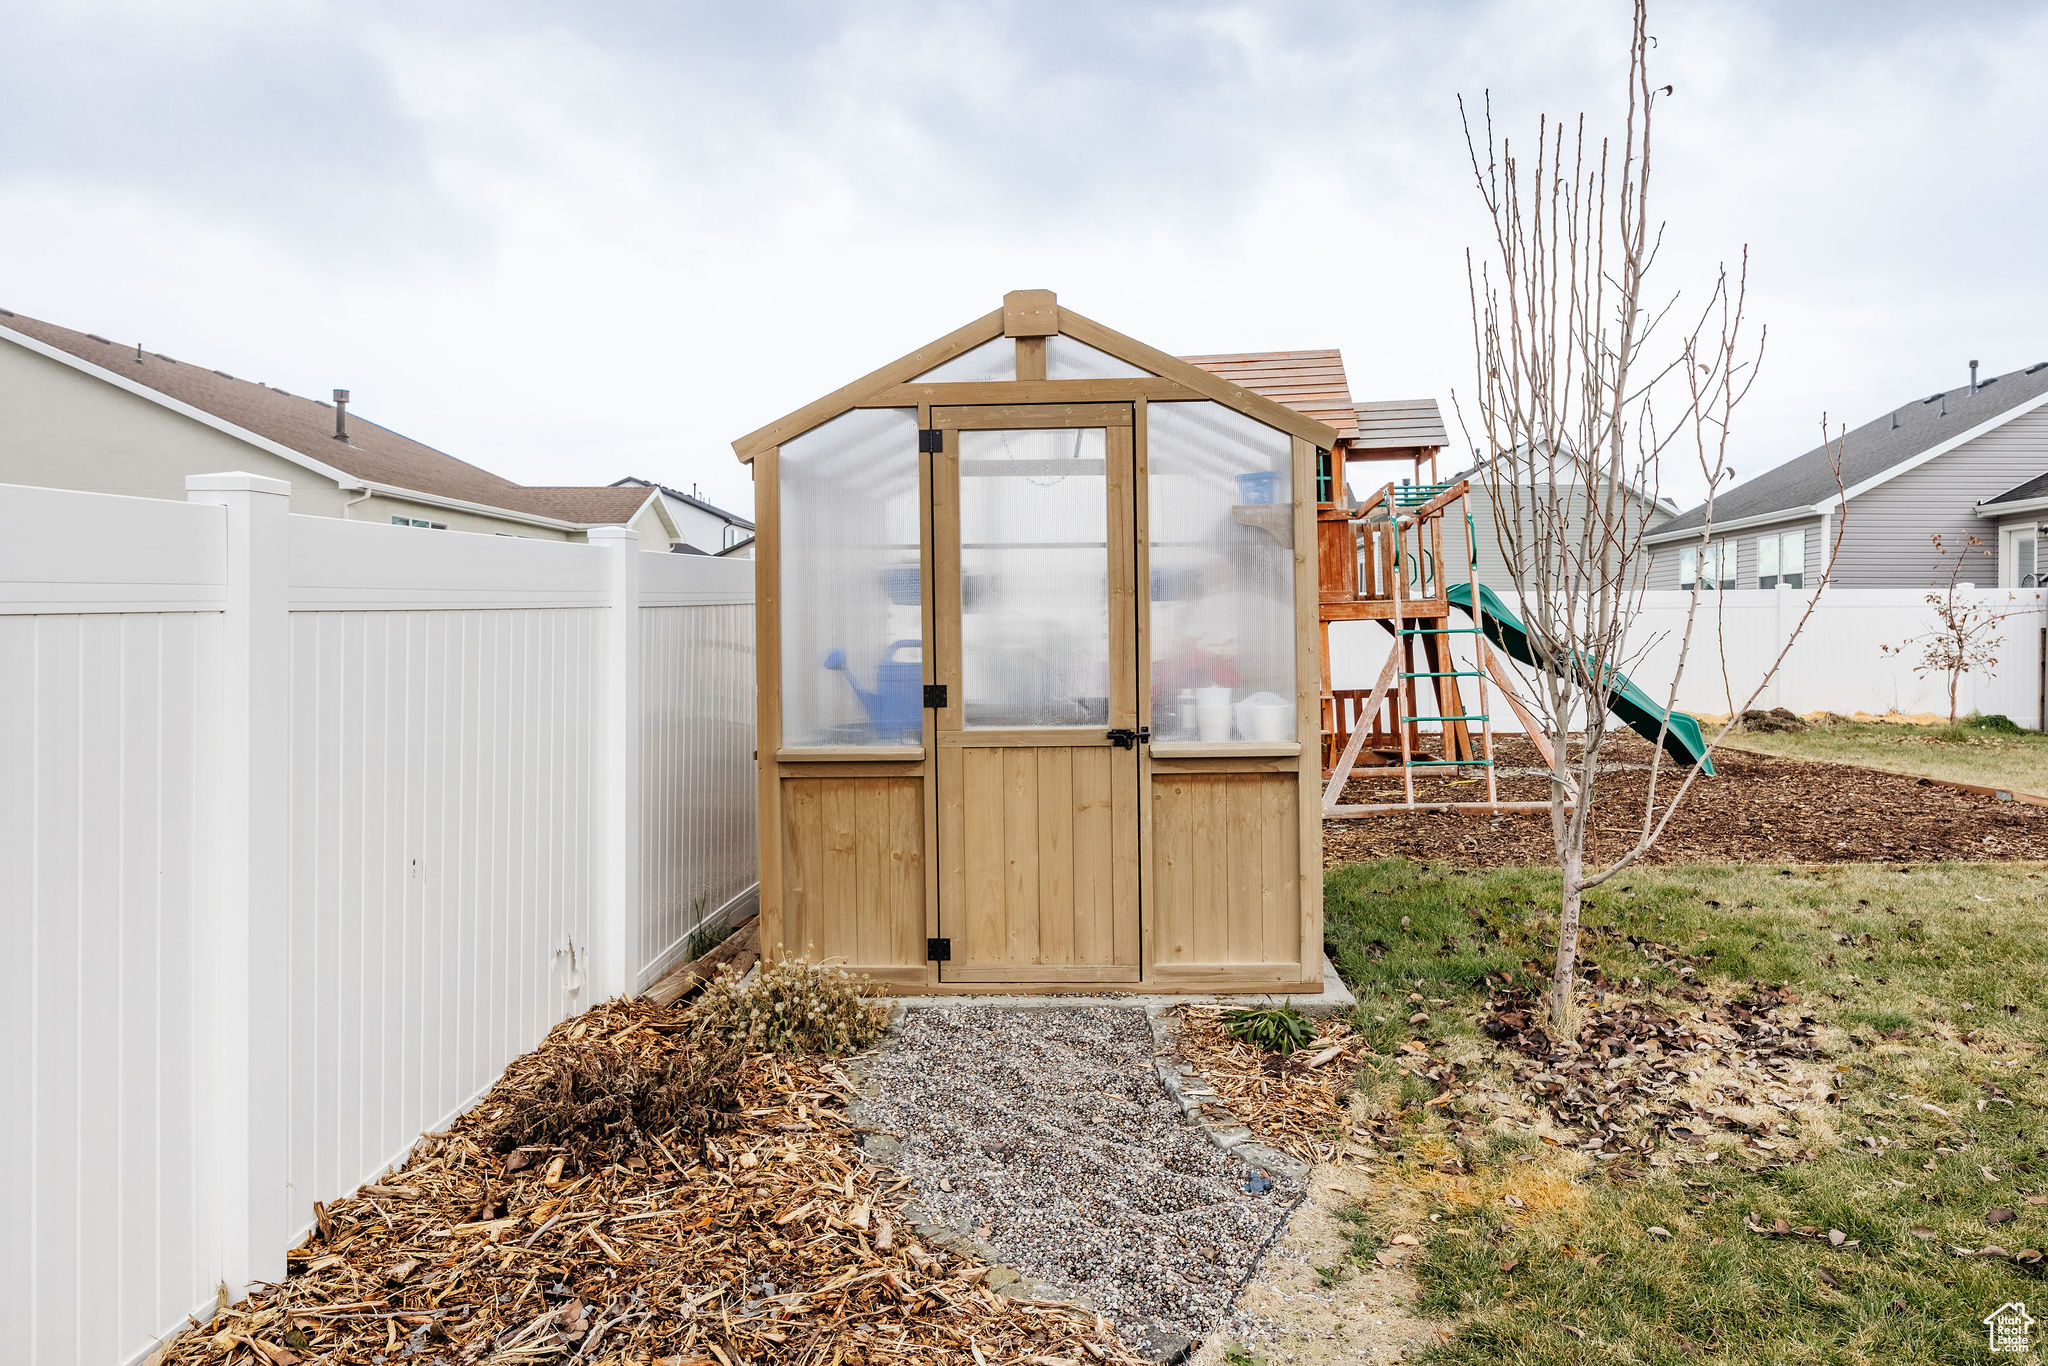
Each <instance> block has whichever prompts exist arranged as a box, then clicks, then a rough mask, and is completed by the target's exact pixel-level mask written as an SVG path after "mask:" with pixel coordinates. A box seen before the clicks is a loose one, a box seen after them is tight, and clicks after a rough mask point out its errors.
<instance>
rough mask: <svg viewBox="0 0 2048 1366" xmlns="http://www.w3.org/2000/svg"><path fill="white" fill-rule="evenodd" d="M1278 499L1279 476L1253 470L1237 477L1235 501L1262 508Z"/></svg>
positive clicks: (1266, 471)
mask: <svg viewBox="0 0 2048 1366" xmlns="http://www.w3.org/2000/svg"><path fill="white" fill-rule="evenodd" d="M1279 497H1280V476H1279V475H1278V474H1276V473H1274V472H1273V471H1272V470H1254V471H1252V472H1251V473H1249V474H1240V475H1239V476H1237V500H1238V502H1240V503H1243V504H1246V505H1247V506H1252V507H1264V506H1266V505H1268V504H1270V503H1273V502H1275V501H1277V500H1278V499H1279Z"/></svg>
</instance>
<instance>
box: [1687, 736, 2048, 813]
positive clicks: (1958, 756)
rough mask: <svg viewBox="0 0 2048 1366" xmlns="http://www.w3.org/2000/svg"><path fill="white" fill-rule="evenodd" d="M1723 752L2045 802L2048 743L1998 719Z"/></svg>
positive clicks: (1731, 740)
mask: <svg viewBox="0 0 2048 1366" xmlns="http://www.w3.org/2000/svg"><path fill="white" fill-rule="evenodd" d="M1723 744H1724V745H1725V746H1726V747H1728V748H1731V749H1745V750H1749V751H1751V752H1753V753H1756V754H1774V755H1777V756H1779V757H1780V758H1786V759H1808V760H1813V761H1816V762H1820V763H1830V764H1860V765H1862V766H1863V767H1865V768H1877V769H1883V770H1885V771H1886V772H1889V773H1910V774H1912V775H1914V776H1915V777H1920V778H1944V779H1947V780H1949V781H1950V782H1961V783H1976V784H1979V785H1981V786H1985V787H2002V788H2006V789H2009V790H2011V791H2016V792H2030V793H2033V794H2034V795H2036V796H2043V797H2048V735H2043V734H2041V733H2040V732H2038V731H2017V732H2010V731H2006V730H2004V729H2003V728H2002V727H1998V726H1997V725H1996V718H1992V719H1991V721H1990V723H1989V724H1987V722H1986V721H1984V720H1975V721H1971V720H1966V721H1964V722H1963V723H1962V724H1960V725H1956V726H1947V725H1937V726H1918V725H1906V724H1900V723H1895V722H1889V721H1846V722H1843V721H1837V722H1833V723H1830V724H1824V725H1814V726H1809V727H1808V728H1807V729H1805V730H1802V731H1796V732H1788V733H1782V734H1771V735H1762V734H1736V735H1731V736H1729V737H1728V739H1727V740H1726V741H1724V742H1723Z"/></svg>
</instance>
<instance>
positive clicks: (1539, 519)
mask: <svg viewBox="0 0 2048 1366" xmlns="http://www.w3.org/2000/svg"><path fill="white" fill-rule="evenodd" d="M1647 22H1648V17H1647V12H1646V6H1645V4H1644V2H1643V0H1637V3H1636V5H1635V9H1634V22H1633V25H1632V29H1631V36H1630V46H1629V72H1628V112H1627V117H1626V122H1625V124H1624V126H1623V130H1622V134H1621V137H1620V139H1619V141H1618V142H1610V141H1609V140H1607V139H1604V138H1603V139H1600V140H1598V141H1597V142H1593V141H1590V140H1589V136H1588V133H1587V130H1586V120H1585V118H1584V116H1581V117H1580V118H1579V119H1578V121H1577V123H1576V126H1575V127H1573V128H1572V129H1570V130H1567V129H1566V127H1565V126H1564V124H1563V123H1555V124H1553V123H1552V122H1551V121H1549V120H1547V119H1546V120H1544V121H1542V122H1540V123H1539V124H1538V126H1537V137H1536V144H1535V147H1534V159H1533V162H1532V161H1530V160H1528V159H1526V158H1525V157H1524V156H1522V155H1521V154H1520V150H1519V149H1518V148H1516V147H1514V146H1512V145H1511V144H1510V143H1509V141H1508V140H1507V139H1506V138H1505V137H1500V138H1496V135H1495V133H1494V128H1493V114H1492V106H1491V100H1490V99H1489V101H1488V103H1487V107H1486V111H1485V115H1484V132H1483V145H1484V149H1485V150H1484V152H1483V153H1482V152H1481V150H1480V146H1481V139H1480V138H1477V137H1475V132H1474V129H1473V125H1472V117H1471V113H1470V111H1467V110H1465V108H1464V102H1463V101H1462V99H1461V100H1460V102H1459V108H1460V110H1461V112H1463V113H1464V114H1465V132H1466V146H1467V149H1468V152H1469V154H1470V157H1471V163H1472V172H1473V176H1474V179H1475V180H1476V182H1477V184H1478V188H1479V193H1480V195H1481V197H1482V198H1483V200H1484V201H1485V204H1486V209H1487V212H1488V214H1489V215H1490V217H1491V220H1492V229H1493V240H1492V242H1491V243H1490V244H1489V246H1488V248H1487V251H1486V253H1485V257H1486V259H1485V260H1484V261H1483V262H1475V260H1474V259H1473V256H1472V254H1471V253H1468V254H1467V258H1466V269H1467V276H1468V281H1469V287H1470V290H1471V299H1472V327H1473V348H1474V352H1475V355H1476V359H1477V363H1478V374H1477V386H1476V394H1475V398H1474V401H1473V405H1472V408H1473V411H1471V412H1470V413H1469V414H1468V412H1467V411H1466V408H1465V406H1464V405H1462V404H1459V405H1457V412H1458V418H1459V421H1460V423H1461V424H1462V425H1463V426H1464V427H1465V431H1466V434H1467V437H1468V439H1469V440H1472V441H1473V444H1474V445H1475V446H1477V445H1478V444H1479V443H1480V442H1481V441H1483V442H1484V447H1485V450H1486V452H1487V457H1488V458H1486V459H1485V460H1484V461H1483V466H1484V471H1485V473H1484V475H1483V478H1484V479H1485V480H1486V483H1487V486H1488V490H1489V493H1490V494H1491V496H1492V503H1493V507H1494V516H1495V531H1496V534H1497V536H1498V538H1499V541H1500V545H1501V551H1502V555H1503V558H1504V559H1505V561H1506V564H1507V572H1508V576H1509V580H1510V582H1511V584H1512V586H1513V588H1514V590H1515V592H1516V593H1517V594H1518V595H1519V597H1520V599H1521V604H1522V609H1523V615H1524V620H1525V623H1526V625H1527V626H1528V635H1529V640H1530V645H1531V649H1532V652H1533V653H1534V655H1535V656H1536V659H1537V662H1538V664H1539V665H1540V666H1541V667H1540V668H1539V669H1538V670H1537V671H1536V679H1537V685H1536V686H1537V696H1536V697H1535V698H1534V699H1533V703H1534V705H1533V706H1532V708H1531V710H1532V712H1533V713H1534V715H1535V716H1536V718H1537V720H1538V721H1539V722H1540V723H1541V725H1542V727H1543V729H1544V730H1545V731H1546V733H1547V737H1548V739H1549V740H1550V742H1551V748H1552V752H1553V754H1554V755H1555V756H1556V758H1555V765H1554V768H1553V770H1552V774H1551V785H1550V826H1551V834H1552V837H1553V844H1554V847H1555V849H1556V855H1557V864H1558V870H1559V872H1560V874H1561V877H1562V889H1561V897H1560V903H1559V924H1558V938H1557V960H1556V970H1555V975H1554V978H1553V981H1552V991H1551V999H1550V1015H1551V1022H1552V1026H1553V1028H1554V1030H1555V1032H1556V1033H1557V1034H1558V1035H1559V1036H1560V1037H1562V1038H1566V1039H1570V1038H1574V1037H1576V1035H1577V1017H1576V1013H1575V1011H1574V1009H1573V1004H1572V989H1573V983H1574V979H1575V976H1576V972H1577V963H1578V937H1579V913H1580V907H1581V904H1582V901H1583V898H1584V895H1585V893H1586V892H1587V891H1588V890H1589V889H1591V888H1593V887H1597V886H1599V885H1600V884H1601V883H1602V882H1605V881H1606V880H1607V879H1608V878H1610V877H1613V876H1614V875H1615V874H1616V873H1617V872H1619V871H1620V870H1621V869H1623V868H1625V867H1628V866H1629V865H1630V864H1632V863H1634V862H1635V861H1636V860H1637V859H1639V858H1641V857H1642V856H1643V855H1644V854H1645V853H1647V852H1648V851H1649V850H1650V849H1651V847H1652V846H1654V845H1655V844H1656V842H1657V839H1658V838H1659V836H1661V835H1662V833H1663V831H1664V828H1665V826H1666V824H1667V823H1668V822H1669V821H1670V819H1671V816H1672V815H1673V813H1675V812H1676V811H1677V809H1678V806H1679V804H1680V802H1682V801H1683V800H1684V798H1685V795H1686V793H1687V792H1688V791H1690V789H1691V787H1692V784H1693V782H1694V780H1695V779H1696V778H1697V777H1698V775H1699V772H1700V769H1699V768H1698V767H1697V766H1694V767H1690V768H1688V769H1687V770H1686V771H1685V772H1684V774H1683V776H1682V777H1677V776H1676V775H1674V776H1673V779H1672V781H1669V782H1666V783H1665V785H1664V786H1665V792H1664V794H1663V795H1662V796H1661V798H1660V794H1659V779H1660V777H1661V776H1662V774H1663V769H1662V764H1663V761H1664V745H1663V741H1664V739H1665V733H1666V731H1668V725H1669V723H1668V719H1667V722H1666V724H1665V728H1664V729H1663V730H1660V733H1659V735H1658V737H1657V739H1658V745H1657V753H1656V756H1655V757H1654V758H1653V759H1652V761H1651V766H1650V774H1649V788H1648V795H1647V798H1646V800H1645V803H1644V809H1643V811H1642V819H1641V823H1640V825H1639V826H1638V827H1637V828H1636V837H1635V839H1634V841H1633V843H1632V845H1631V846H1630V847H1629V848H1628V849H1626V850H1625V851H1623V852H1622V853H1621V854H1620V855H1619V856H1617V857H1614V858H1611V859H1609V860H1608V861H1606V862H1605V864H1604V865H1602V866H1594V867H1589V866H1588V863H1587V859H1586V840H1587V834H1588V832H1589V823H1590V820H1591V817H1592V812H1593V805H1594V798H1595V794H1596V790H1597V788H1598V786H1599V777H1600V758H1601V752H1602V750H1603V749H1604V748H1605V745H1606V743H1607V740H1608V738H1609V729H1608V727H1609V721H1608V705H1609V702H1610V700H1611V699H1612V697H1613V695H1614V693H1615V691H1616V689H1617V688H1618V686H1619V680H1620V678H1621V677H1622V675H1623V673H1624V672H1625V670H1626V668H1627V667H1628V666H1629V665H1630V664H1631V663H1633V662H1634V661H1635V660H1636V659H1638V658H1640V657H1641V655H1642V653H1643V652H1644V651H1645V650H1647V648H1648V647H1649V642H1646V641H1644V640H1641V639H1640V638H1632V628H1633V627H1634V625H1635V623H1636V620H1637V618H1638V616H1639V615H1640V612H1641V609H1642V605H1643V592H1644V590H1645V587H1646V585H1647V580H1648V572H1647V571H1648V561H1649V548H1648V545H1647V543H1646V537H1647V535H1648V534H1649V532H1650V530H1651V528H1650V525H1649V521H1648V515H1649V511H1650V509H1651V508H1653V507H1654V506H1655V504H1656V499H1657V497H1658V494H1659V490H1660V487H1661V481H1660V474H1661V471H1662V467H1663V462H1664V460H1665V458H1666V457H1667V456H1673V457H1676V456H1681V455H1683V456H1687V457H1689V458H1690V459H1691V460H1693V461H1696V462H1697V464H1698V468H1699V473H1700V476H1701V478H1702V479H1703V480H1704V481H1705V485H1706V490H1707V494H1706V522H1705V524H1704V525H1703V526H1702V527H1701V529H1700V536H1699V541H1698V551H1697V553H1698V554H1699V555H1700V556H1701V557H1702V558H1703V559H1704V558H1705V557H1706V556H1708V555H1712V554H1713V553H1714V552H1715V550H1716V549H1717V547H1716V546H1715V544H1714V542H1713V540H1712V535H1713V500H1714V495H1715V494H1716V493H1717V492H1718V491H1719V490H1720V489H1721V488H1722V487H1724V486H1725V485H1726V484H1727V483H1729V482H1731V481H1732V479H1733V477H1734V472H1733V470H1732V469H1731V468H1730V467H1729V464H1728V440H1729V433H1730V424H1731V421H1732V418H1733V415H1734V412H1735V409H1736V407H1737V406H1738V405H1739V404H1740V403H1741V402H1742V400H1743V398H1744V396H1745V395H1746V394H1747V393H1748V392H1749V388H1750V386H1751V385H1752V384H1753V383H1755V380H1756V375H1757V367H1758V364H1759V362H1760V361H1761V359H1762V354H1763V342H1764V334H1763V332H1762V330H1761V329H1759V330H1758V331H1757V333H1756V336H1755V340H1754V341H1753V342H1752V341H1751V340H1750V339H1749V337H1748V335H1747V325H1746V320H1745V316H1744V309H1745V305H1746V302H1747V284H1748V253H1747V249H1745V250H1744V252H1743V257H1742V264H1741V266H1740V267H1739V268H1738V270H1737V271H1736V272H1735V273H1734V274H1733V275H1732V276H1731V275H1730V273H1729V271H1728V269H1727V268H1726V267H1725V266H1724V267H1723V268H1722V269H1721V270H1720V271H1719V272H1718V274H1717V276H1716V278H1715V279H1714V281H1713V285H1712V288H1711V289H1710V290H1709V291H1708V294H1707V297H1706V299H1705V301H1704V302H1703V303H1702V304H1700V305H1699V306H1697V307H1695V308H1693V309H1690V310H1688V311H1687V312H1685V313H1684V314H1683V315H1679V314H1678V307H1677V305H1678V300H1677V298H1676V296H1673V297H1672V298H1670V299H1669V300H1667V301H1665V302H1664V303H1663V304H1662V305H1661V307H1659V306H1656V305H1655V304H1653V302H1652V299H1651V295H1650V294H1649V292H1648V285H1647V280H1648V277H1649V275H1650V273H1651V269H1652V267H1653V266H1654V265H1655V262H1656V257H1657V251H1658V247H1659V244H1660V242H1661V239H1662V227H1661V225H1660V226H1658V227H1656V228H1655V229H1653V227H1652V220H1651V215H1650V152H1651V142H1650V127H1651V116H1652V114H1653V112H1654V111H1655V109H1656V107H1657V104H1658V102H1659V101H1660V100H1661V99H1663V98H1664V97H1666V96H1669V95H1670V94H1671V87H1670V86H1668V85H1667V86H1663V87H1661V88H1659V87H1657V86H1655V85H1653V84H1652V82H1651V78H1650V72H1649V54H1650V48H1651V47H1652V45H1653V42H1654V40H1653V39H1652V38H1651V36H1650V34H1649V31H1648V28H1647ZM1454 402H1455V400H1454ZM1475 427H1476V431H1475ZM1826 432H1827V423H1826V419H1825V418H1823V419H1822V439H1823V443H1824V445H1825V443H1826ZM1827 449H1828V450H1829V452H1830V458H1831V461H1832V463H1833V465H1834V468H1835V472H1836V481H1837V484H1838V485H1839V483H1840V448H1839V446H1831V447H1827ZM1835 525H1836V535H1835V539H1834V543H1833V545H1832V546H1830V547H1829V550H1828V554H1827V567H1826V571H1825V572H1823V574H1822V575H1821V583H1825V581H1826V579H1827V577H1828V576H1829V574H1831V573H1832V571H1833V567H1834V556H1835V551H1836V550H1837V549H1839V547H1840V544H1841V537H1840V526H1841V519H1840V518H1839V517H1838V518H1837V519H1836V521H1835ZM1716 571H1717V574H1719V573H1723V572H1725V571H1722V570H1721V569H1720V567H1719V566H1718V565H1716ZM1815 587H1816V591H1815V593H1814V596H1813V598H1812V599H1811V600H1810V601H1809V602H1808V604H1807V609H1806V614H1805V615H1803V616H1801V618H1800V619H1799V622H1798V623H1797V626H1796V627H1795V629H1794V631H1793V638H1795V639H1796V637H1797V635H1798V631H1799V629H1800V628H1803V627H1804V626H1805V623H1806V620H1807V618H1808V617H1810V616H1811V614H1812V611H1813V604H1814V602H1817V601H1818V599H1819V593H1818V585H1816V586H1815ZM1715 596H1716V598H1718V596H1719V595H1718V594H1716V595H1715ZM1699 607H1700V600H1699V594H1697V593H1696V594H1695V596H1694V598H1693V599H1692V602H1691V605H1690V607H1689V608H1688V611H1687V614H1686V622H1685V628H1684V631H1683V633H1682V635H1681V637H1680V639H1679V640H1678V641H1677V655H1676V664H1675V667H1674V669H1673V672H1672V674H1671V678H1670V688H1669V693H1668V695H1667V697H1666V699H1665V703H1666V705H1665V710H1666V712H1667V713H1668V712H1669V711H1670V710H1671V708H1672V706H1673V705H1674V704H1675V703H1676V700H1677V693H1678V685H1679V680H1680V679H1681V678H1682V676H1683V675H1684V672H1685V667H1686V664H1687V662H1688V660H1689V658H1690V655H1691V650H1692V641H1693V628H1694V622H1695V619H1696V618H1697V617H1698V616H1699ZM1635 635H1636V636H1639V635H1640V633H1635ZM1786 648H1787V649H1789V644H1788V645H1787V647H1786ZM1632 651H1633V653H1632ZM1783 658H1784V655H1783V653H1782V652H1781V653H1780V655H1779V657H1778V660H1777V661H1774V662H1773V664H1772V665H1771V667H1770V669H1769V670H1768V671H1767V672H1766V673H1765V674H1764V676H1763V678H1762V679H1760V680H1758V682H1757V693H1761V691H1762V690H1763V687H1764V685H1765V684H1766V683H1767V682H1768V681H1769V679H1770V677H1771V676H1772V675H1773V674H1774V673H1775V672H1776V671H1777V668H1778V665H1779V664H1780V663H1782V661H1783ZM1755 697H1756V693H1752V694H1751V697H1750V701H1751V702H1753V701H1754V700H1755ZM1747 705H1748V704H1747V703H1745V704H1744V706H1743V707H1738V708H1734V709H1733V710H1732V712H1731V722H1730V724H1731V726H1732V717H1733V716H1734V715H1739V714H1740V712H1741V711H1742V710H1744V709H1746V707H1747ZM1580 727H1583V732H1584V734H1583V738H1582V740H1581V741H1580V743H1579V745H1578V747H1577V751H1576V754H1575V755H1574V754H1573V753H1572V751H1571V749H1570V748H1569V746H1570V742H1571V741H1572V739H1573V738H1574V733H1575V731H1576V730H1578V729H1579V728H1580ZM1727 733H1728V732H1727V728H1724V729H1723V730H1722V731H1721V732H1720V734H1718V735H1716V736H1714V737H1713V740H1712V742H1711V743H1710V746H1709V748H1710V749H1711V744H1713V743H1718V742H1719V741H1720V740H1721V739H1722V738H1723V737H1725V736H1726V734H1727Z"/></svg>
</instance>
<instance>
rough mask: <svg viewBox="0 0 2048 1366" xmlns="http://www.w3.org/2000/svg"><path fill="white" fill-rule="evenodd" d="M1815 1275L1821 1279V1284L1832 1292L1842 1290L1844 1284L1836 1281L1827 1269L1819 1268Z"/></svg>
mask: <svg viewBox="0 0 2048 1366" xmlns="http://www.w3.org/2000/svg"><path fill="white" fill-rule="evenodd" d="M1813 1274H1814V1275H1815V1276H1817V1277H1819V1278H1820V1283H1821V1284H1822V1285H1824V1286H1826V1287H1827V1288H1828V1289H1830V1290H1840V1289H1841V1288H1842V1283H1841V1282H1840V1281H1838V1280H1836V1279H1835V1278H1834V1276H1833V1274H1832V1273H1830V1272H1829V1271H1828V1269H1827V1268H1826V1267H1821V1268H1819V1269H1818V1270H1816V1271H1815V1272H1814V1273H1813Z"/></svg>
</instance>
